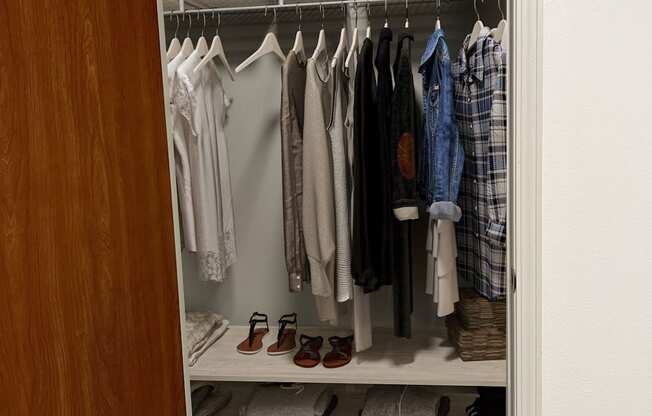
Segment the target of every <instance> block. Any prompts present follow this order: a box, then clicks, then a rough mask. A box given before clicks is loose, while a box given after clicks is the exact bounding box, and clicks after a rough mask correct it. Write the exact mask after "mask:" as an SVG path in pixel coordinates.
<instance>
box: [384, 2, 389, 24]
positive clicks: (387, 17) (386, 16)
mask: <svg viewBox="0 0 652 416" xmlns="http://www.w3.org/2000/svg"><path fill="white" fill-rule="evenodd" d="M384 27H389V12H388V11H387V0H385V25H384Z"/></svg>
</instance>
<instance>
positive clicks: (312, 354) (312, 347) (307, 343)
mask: <svg viewBox="0 0 652 416" xmlns="http://www.w3.org/2000/svg"><path fill="white" fill-rule="evenodd" d="M323 343H324V338H323V337H320V336H317V337H310V336H308V335H304V334H301V336H300V337H299V344H301V349H300V350H299V352H298V353H297V357H303V358H308V359H311V360H319V359H320V358H321V355H320V354H319V350H320V349H321V346H322V344H323Z"/></svg>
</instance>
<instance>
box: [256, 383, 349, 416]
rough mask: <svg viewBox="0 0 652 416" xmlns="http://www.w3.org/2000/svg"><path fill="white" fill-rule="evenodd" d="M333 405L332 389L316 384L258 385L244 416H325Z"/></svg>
mask: <svg viewBox="0 0 652 416" xmlns="http://www.w3.org/2000/svg"><path fill="white" fill-rule="evenodd" d="M336 405H337V397H336V396H335V395H334V394H333V392H332V390H330V389H329V388H327V387H326V386H323V385H319V384H305V385H303V384H292V385H278V384H277V385H270V386H260V387H258V388H257V389H256V391H255V392H254V394H253V396H252V399H251V402H249V404H248V405H247V408H246V410H245V412H244V415H245V416H328V415H330V414H331V413H332V412H333V410H334V408H335V406H336Z"/></svg>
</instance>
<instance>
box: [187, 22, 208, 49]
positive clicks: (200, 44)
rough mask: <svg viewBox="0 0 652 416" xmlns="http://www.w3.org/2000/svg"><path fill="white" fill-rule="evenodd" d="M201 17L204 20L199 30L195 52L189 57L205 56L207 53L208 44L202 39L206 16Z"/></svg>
mask: <svg viewBox="0 0 652 416" xmlns="http://www.w3.org/2000/svg"><path fill="white" fill-rule="evenodd" d="M202 17H203V18H204V26H202V28H201V35H199V39H198V40H197V46H196V47H195V50H194V51H193V52H192V54H191V56H192V55H195V56H205V55H206V54H207V53H208V43H207V42H206V38H205V37H204V31H205V30H206V15H205V14H203V15H202Z"/></svg>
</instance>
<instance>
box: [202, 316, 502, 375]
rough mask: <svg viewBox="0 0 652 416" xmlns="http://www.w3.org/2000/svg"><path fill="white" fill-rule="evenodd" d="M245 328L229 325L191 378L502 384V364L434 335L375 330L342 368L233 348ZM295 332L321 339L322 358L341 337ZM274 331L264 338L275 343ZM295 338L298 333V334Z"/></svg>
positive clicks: (326, 330)
mask: <svg viewBox="0 0 652 416" xmlns="http://www.w3.org/2000/svg"><path fill="white" fill-rule="evenodd" d="M247 333H248V327H245V326H232V327H230V328H229V329H228V330H227V332H226V333H225V334H224V335H223V336H222V338H220V339H219V340H218V341H217V342H216V343H215V344H214V345H213V346H212V347H211V348H209V349H208V351H206V352H205V353H204V355H202V356H201V357H200V358H199V360H198V361H197V363H195V365H194V366H193V367H190V379H191V380H197V381H199V380H201V381H241V382H295V383H346V384H411V385H424V386H425V385H430V386H506V384H507V368H506V362H505V361H504V360H501V361H476V362H464V361H462V360H461V359H460V358H459V357H458V355H457V353H456V352H455V349H454V347H452V346H451V345H450V344H449V343H448V341H447V340H446V337H445V336H444V335H443V334H441V333H439V334H434V333H425V332H421V333H415V334H414V335H413V337H412V339H410V340H405V339H399V338H395V337H394V336H393V335H392V333H391V331H389V330H374V346H373V347H372V348H371V349H370V350H368V351H364V352H361V353H354V355H353V361H352V362H351V363H350V364H349V365H347V366H345V367H341V368H337V369H327V368H324V367H323V366H322V365H318V366H317V367H314V368H309V369H307V368H301V367H298V366H296V365H295V364H294V363H293V362H292V357H293V356H294V353H291V354H288V355H283V356H269V355H267V354H266V351H265V350H263V351H261V352H259V353H258V354H255V355H243V354H240V353H238V352H237V351H236V349H235V347H236V345H238V344H239V343H240V342H241V341H242V340H243V339H245V338H246V337H247ZM299 333H305V334H306V335H311V336H314V335H321V336H323V337H324V347H323V348H322V351H321V354H322V357H324V355H325V354H326V353H327V352H328V351H329V350H330V345H329V344H328V337H329V336H331V335H335V334H337V335H343V334H342V333H341V331H340V332H339V333H337V331H336V330H334V329H330V328H307V329H306V328H299ZM275 337H276V329H275V328H272V329H271V331H270V334H269V335H267V336H266V337H265V340H264V343H265V347H267V345H269V344H271V343H273V342H274V340H275ZM297 342H298V335H297Z"/></svg>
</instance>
